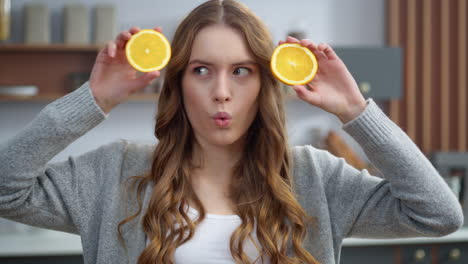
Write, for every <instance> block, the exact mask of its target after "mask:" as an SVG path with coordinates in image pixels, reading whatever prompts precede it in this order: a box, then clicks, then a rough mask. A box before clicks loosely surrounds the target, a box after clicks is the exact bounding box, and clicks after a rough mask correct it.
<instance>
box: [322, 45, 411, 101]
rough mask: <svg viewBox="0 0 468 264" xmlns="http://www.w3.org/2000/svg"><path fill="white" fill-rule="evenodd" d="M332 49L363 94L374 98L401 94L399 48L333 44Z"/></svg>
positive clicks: (393, 97)
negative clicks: (339, 45) (334, 46)
mask: <svg viewBox="0 0 468 264" xmlns="http://www.w3.org/2000/svg"><path fill="white" fill-rule="evenodd" d="M334 50H335V52H336V54H337V55H338V56H339V57H340V58H341V59H342V60H343V62H344V63H345V64H346V66H347V68H348V70H349V71H350V72H351V74H352V75H353V77H354V79H355V80H356V82H357V83H358V85H359V89H360V90H361V93H362V94H363V95H364V97H366V98H368V97H372V98H373V99H375V100H388V99H398V98H401V97H402V93H403V92H402V90H403V83H402V72H403V63H402V50H401V48H397V47H336V48H334ZM319 67H320V65H319Z"/></svg>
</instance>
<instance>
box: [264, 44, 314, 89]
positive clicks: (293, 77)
mask: <svg viewBox="0 0 468 264" xmlns="http://www.w3.org/2000/svg"><path fill="white" fill-rule="evenodd" d="M270 68H271V71H272V73H273V74H274V75H275V77H276V78H277V79H278V80H280V81H281V82H283V83H285V84H287V85H296V84H306V83H308V82H310V81H312V79H313V78H314V77H315V74H317V70H318V63H317V58H316V57H315V55H314V54H313V53H312V51H310V50H309V49H308V48H307V47H304V46H301V45H300V44H296V43H284V44H281V45H279V46H278V47H276V49H275V50H274V51H273V55H271V62H270Z"/></svg>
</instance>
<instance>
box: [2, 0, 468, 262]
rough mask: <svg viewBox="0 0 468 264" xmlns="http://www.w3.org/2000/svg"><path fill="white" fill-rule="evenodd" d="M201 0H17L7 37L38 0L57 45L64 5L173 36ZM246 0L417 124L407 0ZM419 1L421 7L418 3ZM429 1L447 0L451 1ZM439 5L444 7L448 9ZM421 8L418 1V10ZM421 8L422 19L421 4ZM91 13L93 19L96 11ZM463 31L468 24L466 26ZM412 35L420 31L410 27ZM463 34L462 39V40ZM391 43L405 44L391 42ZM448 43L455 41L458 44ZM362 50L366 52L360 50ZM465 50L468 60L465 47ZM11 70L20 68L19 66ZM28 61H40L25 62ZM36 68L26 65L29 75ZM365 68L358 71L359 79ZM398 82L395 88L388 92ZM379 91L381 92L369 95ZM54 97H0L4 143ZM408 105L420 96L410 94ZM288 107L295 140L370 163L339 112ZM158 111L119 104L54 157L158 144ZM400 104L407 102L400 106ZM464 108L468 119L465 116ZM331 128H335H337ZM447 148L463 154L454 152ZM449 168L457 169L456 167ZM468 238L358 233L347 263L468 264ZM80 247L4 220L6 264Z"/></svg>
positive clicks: (137, 103) (278, 31)
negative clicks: (99, 9) (325, 46)
mask: <svg viewBox="0 0 468 264" xmlns="http://www.w3.org/2000/svg"><path fill="white" fill-rule="evenodd" d="M0 1H1V0H0ZM201 2H203V1H199V0H197V1H193V0H179V1H162V0H151V1H150V0H138V1H124V0H113V1H110V0H86V1H85V0H81V1H78V0H76V1H73V0H34V1H33V0H12V1H11V12H10V15H11V22H10V24H11V26H10V29H11V33H10V36H9V38H8V39H7V40H6V41H3V43H2V44H3V45H4V46H5V47H8V46H10V47H11V46H14V45H17V44H21V43H24V42H25V22H24V21H25V15H24V14H25V11H24V7H25V5H27V4H30V3H41V4H45V5H46V6H47V9H48V12H49V18H50V42H51V44H60V43H63V42H64V39H65V32H66V31H65V30H64V23H63V21H64V7H65V6H67V5H68V4H71V3H79V4H83V5H84V6H85V7H86V8H87V10H88V11H89V12H90V14H92V12H93V8H94V7H95V6H96V5H97V4H112V5H113V6H114V7H115V11H116V29H117V31H118V32H120V31H122V30H126V29H128V28H129V27H131V26H139V27H141V28H153V27H154V26H162V27H163V32H164V33H165V34H166V36H168V38H169V39H171V38H172V35H173V32H174V30H175V28H176V26H177V24H178V22H179V21H180V20H181V18H182V17H183V16H184V15H185V14H186V13H187V12H189V11H190V10H191V9H193V8H194V7H195V6H197V5H198V4H199V3H201ZM242 2H243V3H245V4H246V5H247V6H249V7H250V8H251V9H252V10H253V11H254V12H255V13H256V14H257V15H259V16H260V17H261V18H262V19H263V20H264V21H265V22H266V24H267V25H268V26H269V28H270V31H271V32H272V34H273V37H274V40H275V42H277V41H278V40H280V39H284V38H285V37H286V36H287V35H288V33H289V32H293V31H294V32H301V33H302V34H303V35H304V36H305V37H307V38H310V39H313V40H314V41H316V42H327V43H330V44H331V45H332V46H334V47H336V48H337V49H338V51H339V52H341V53H339V54H340V55H341V54H342V55H343V56H344V57H346V58H347V60H345V62H346V63H347V64H348V65H349V67H350V68H352V72H353V74H355V77H356V79H357V80H358V82H359V84H360V88H361V89H362V91H363V93H367V94H366V97H373V98H374V99H375V100H376V101H377V103H378V104H379V105H380V106H381V107H382V108H383V109H384V110H385V111H386V113H387V114H389V115H390V116H392V117H395V112H397V116H398V117H399V119H398V121H399V124H400V125H402V127H403V128H404V129H411V126H408V125H406V124H407V123H405V122H407V120H411V119H408V118H406V111H410V110H411V109H409V108H407V107H406V108H405V107H399V106H398V105H397V104H398V103H396V100H399V99H404V100H407V98H406V96H407V95H404V93H405V90H404V89H405V88H403V87H405V86H407V79H408V78H403V76H402V75H403V74H404V73H403V71H404V69H405V65H407V63H408V61H407V58H408V56H407V57H404V55H405V53H404V50H403V49H401V48H402V47H405V46H406V43H404V42H402V41H406V38H404V39H401V38H398V37H395V36H401V35H402V34H403V35H404V34H406V32H400V31H401V30H404V29H405V28H406V25H407V24H406V22H408V19H407V18H406V16H407V15H408V14H411V13H410V12H409V11H408V10H407V9H406V4H407V1H401V0H397V1H392V0H388V1H386V0H294V1H281V0H270V1H258V0H257V1H255V0H245V1H242ZM408 2H414V3H415V7H416V9H417V10H419V7H420V6H419V5H421V3H423V1H422V0H417V1H416V0H409V1H408ZM416 2H417V3H418V6H416ZM430 2H433V3H435V2H440V3H443V2H445V0H434V1H430ZM447 2H457V3H458V2H465V5H464V7H465V11H464V12H465V13H464V15H465V16H466V14H467V12H466V1H465V0H461V1H456V0H454V1H451V0H447ZM395 3H398V5H396V6H395ZM440 3H439V4H438V5H439V7H440ZM266 5H267V7H266ZM392 8H393V9H392ZM390 9H392V10H393V11H391V10H390ZM396 9H398V11H402V12H403V13H402V14H400V13H398V12H397V11H395V10H396ZM416 9H411V8H410V9H409V10H410V11H411V10H416ZM417 12H419V13H418V15H419V16H421V14H422V13H421V12H422V11H417ZM431 12H435V11H431ZM397 13H398V15H399V16H397V18H398V19H397V20H398V21H401V23H400V24H397V26H396V27H397V28H398V29H399V30H400V31H398V32H397V33H394V34H393V35H392V34H389V33H390V32H389V31H392V30H393V31H395V29H394V28H395V26H394V27H393V29H392V27H391V24H392V23H393V24H394V23H395V20H392V18H391V17H389V16H394V15H395V14H397ZM389 14H390V15H389ZM90 17H91V18H92V16H90ZM436 17H437V16H436ZM437 18H438V17H437ZM421 21H423V20H421ZM93 23H94V20H91V21H90V25H89V26H90V35H92V33H93V31H94V28H93V26H94V25H93ZM435 24H438V23H435ZM465 25H466V20H465ZM459 28H460V27H459ZM464 28H465V31H466V26H465V27H464ZM393 31H392V32H393ZM415 32H418V31H415ZM418 34H419V33H418ZM454 34H457V33H456V32H455V33H454ZM409 35H411V32H410V34H409ZM392 36H393V37H392ZM465 38H466V34H465ZM459 39H460V38H457V40H459ZM92 42H93V37H90V44H92ZM465 43H466V40H465ZM389 44H390V45H391V46H393V47H396V48H395V49H392V48H390V47H389ZM413 46H414V45H413ZM449 47H452V46H450V45H449ZM465 50H466V47H465ZM14 52H18V48H11V49H8V48H5V49H3V50H2V46H0V64H3V63H5V62H2V59H1V58H2V54H7V53H14ZM356 54H358V55H357V56H356ZM462 54H463V53H462ZM464 56H465V57H466V51H465V53H464ZM343 59H344V58H343ZM410 62H411V61H410ZM389 65H390V66H389ZM395 65H396V66H395ZM461 65H462V66H461V67H462V68H463V67H464V69H465V71H466V58H465V64H464V66H463V64H461ZM351 66H352V67H351ZM1 67H2V66H0V86H1V85H3V84H10V83H9V82H8V78H7V77H5V75H2V73H1V71H2V68H1ZM4 67H5V66H4ZM8 67H10V68H11V66H8ZM26 67H32V66H30V65H26V66H25V68H26ZM4 69H5V68H4ZM453 69H454V68H453ZM34 70H35V69H34V68H30V69H27V71H34ZM17 71H18V70H17ZM27 71H26V69H25V72H27ZM362 72H364V73H362ZM358 73H359V74H358ZM50 74H53V73H50ZM356 74H357V75H359V76H356ZM414 74H416V73H414ZM373 76H379V78H378V79H377V80H371V79H372V78H374V77H373ZM410 79H411V78H410ZM389 84H390V87H389V88H388V90H386V89H383V87H387V86H389ZM379 87H380V88H379ZM286 89H287V87H286ZM371 89H372V91H371V92H370V93H369V90H371ZM465 90H466V82H465ZM402 91H403V92H402ZM403 97H404V98H403ZM416 97H417V96H416ZM465 97H466V94H465ZM48 102H50V100H17V99H12V97H9V96H3V97H2V95H0V142H1V141H3V140H7V139H8V138H10V137H12V136H13V135H15V134H16V133H17V132H18V131H19V130H20V129H21V128H22V127H24V126H25V125H26V124H27V123H28V122H30V121H31V120H32V119H33V118H34V117H35V115H36V114H37V113H38V112H39V111H40V110H41V109H42V108H43V107H44V106H45V105H46V104H47V103H48ZM405 102H406V101H405ZM408 102H410V103H411V101H408ZM416 103H417V101H415V104H416ZM400 104H401V102H400ZM286 105H287V118H288V119H287V122H288V133H289V136H290V144H291V145H304V144H312V145H314V146H317V147H321V148H328V149H329V150H330V151H332V152H333V153H334V154H336V155H340V156H345V158H347V160H348V161H349V162H350V163H352V164H353V165H355V166H356V167H360V166H361V167H366V166H369V165H367V163H366V162H367V158H366V157H365V155H364V154H363V152H362V150H361V149H360V147H359V146H358V145H357V144H356V143H355V142H354V140H353V139H352V138H351V137H349V136H348V135H347V134H345V133H344V132H343V131H342V130H341V122H340V121H339V120H338V119H337V118H336V117H334V116H333V115H330V114H328V113H326V112H324V111H322V110H320V109H317V108H315V107H313V106H311V105H308V104H306V103H303V102H302V101H300V100H298V99H295V98H294V97H289V98H288V99H287V101H286ZM155 109H156V105H155V100H151V99H150V100H148V99H144V100H131V101H129V102H126V103H123V104H121V105H119V106H118V107H117V108H116V109H114V110H113V111H112V112H111V114H110V115H109V117H108V119H107V120H106V121H105V122H103V123H101V124H100V125H98V126H97V127H96V128H94V129H93V130H92V131H90V132H89V133H87V134H86V135H85V136H83V137H82V138H80V139H78V140H77V141H76V142H74V143H73V144H71V145H70V146H69V147H68V148H67V149H65V150H64V151H63V152H62V153H60V154H58V155H57V156H56V157H55V158H54V159H53V161H61V160H64V159H66V158H67V157H68V156H69V155H79V154H81V153H83V152H86V151H88V150H90V149H93V148H96V147H97V146H100V145H102V144H105V143H108V142H112V141H115V140H117V139H121V138H123V139H128V140H133V141H137V142H149V143H151V142H154V141H155V138H154V136H153V128H154V117H155ZM396 109H401V111H397V110H396ZM417 114H421V115H422V113H420V112H417ZM463 114H464V115H465V116H466V113H463ZM410 117H411V116H410ZM331 131H333V132H335V133H336V134H330V132H331ZM418 131H419V130H418ZM437 135H438V134H437ZM414 138H416V139H417V140H416V141H417V142H418V143H420V146H422V145H423V141H422V139H421V140H419V138H417V135H415V137H414ZM343 150H347V151H343ZM426 150H427V151H425V153H427V154H428V156H429V155H432V154H434V152H436V151H439V150H442V148H437V147H432V146H431V147H426ZM450 150H452V149H450V148H448V149H445V151H444V152H443V153H441V154H440V155H438V156H434V158H433V160H434V161H435V162H437V164H438V165H440V167H441V170H443V171H444V173H447V174H450V173H452V174H454V175H455V176H454V177H451V178H448V182H449V183H450V184H452V185H453V189H454V191H455V192H457V195H459V196H460V197H461V195H462V194H461V192H462V191H461V190H462V189H464V186H463V184H464V174H465V167H464V164H466V163H467V161H466V160H468V159H466V158H465V157H464V156H459V154H460V152H461V151H458V152H456V153H455V152H453V151H451V152H450V153H447V151H450ZM350 153H351V154H350ZM446 154H447V155H454V156H449V157H448V158H447V156H446ZM454 157H455V158H454ZM454 160H455V161H454ZM450 162H452V163H450ZM464 162H465V163H464ZM449 163H450V164H449ZM447 166H453V168H452V167H447ZM466 166H468V165H466ZM369 169H372V167H371V166H370V167H369ZM452 169H455V170H452ZM457 175H458V176H457ZM447 176H450V175H447ZM457 186H458V187H457ZM45 241H46V243H45ZM465 241H468V233H466V232H465V230H461V231H459V232H457V233H456V234H453V235H452V236H450V237H447V238H442V239H438V240H431V239H406V240H391V241H390V240H379V241H376V240H360V239H349V240H347V242H346V243H345V248H344V250H343V257H342V263H376V262H377V261H379V262H380V263H413V262H417V263H445V262H438V261H445V259H450V261H452V262H450V263H468V260H467V256H468V243H464V242H465ZM80 253H81V245H80V241H79V237H78V236H75V235H69V234H65V233H60V232H53V231H48V230H42V229H37V228H32V227H28V226H24V225H21V224H16V223H12V222H9V221H7V220H2V219H0V263H27V261H29V263H65V262H66V263H81V262H80V261H81V260H80ZM2 257H3V258H2ZM21 261H25V262H21Z"/></svg>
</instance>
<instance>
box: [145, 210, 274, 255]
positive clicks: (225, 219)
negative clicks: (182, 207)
mask: <svg viewBox="0 0 468 264" xmlns="http://www.w3.org/2000/svg"><path fill="white" fill-rule="evenodd" d="M187 213H188V215H189V217H191V219H192V221H194V220H196V217H197V216H198V211H197V210H196V209H195V208H192V207H189V210H188V212H187ZM241 222H242V221H241V219H240V217H239V216H238V215H217V214H205V219H204V220H203V221H202V222H201V223H200V224H199V225H198V226H197V227H196V229H195V233H194V236H193V237H192V238H191V239H190V240H189V241H187V242H186V243H184V244H182V245H181V246H180V247H178V248H177V249H176V251H175V255H174V258H175V263H177V264H198V263H200V264H232V263H236V262H235V261H234V259H233V258H232V256H231V251H230V249H229V240H230V238H231V235H232V233H233V232H234V230H235V229H236V228H237V227H238V226H239V225H240V224H241ZM252 238H253V239H255V240H256V243H257V245H259V246H260V243H259V242H258V240H257V236H256V230H255V229H254V231H253V232H252ZM146 243H149V240H148V239H147V241H146ZM244 252H245V254H246V255H247V256H248V257H249V258H250V261H253V260H255V259H256V258H257V257H258V255H259V252H258V250H257V249H256V248H255V245H254V244H253V243H252V241H251V240H250V239H247V240H245V241H244ZM255 263H262V262H260V259H258V260H257V262H255ZM263 263H264V264H269V263H270V261H269V259H266V260H265V261H264V262H263Z"/></svg>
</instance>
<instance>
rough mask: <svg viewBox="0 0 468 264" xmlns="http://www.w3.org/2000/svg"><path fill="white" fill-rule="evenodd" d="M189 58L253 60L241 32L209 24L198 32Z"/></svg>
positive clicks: (215, 60)
mask: <svg viewBox="0 0 468 264" xmlns="http://www.w3.org/2000/svg"><path fill="white" fill-rule="evenodd" d="M190 60H191V61H192V60H203V61H207V62H210V63H213V64H232V63H236V62H239V61H246V60H253V56H252V55H251V54H250V51H249V49H248V47H247V44H246V41H245V39H244V36H243V35H242V33H241V32H239V31H238V30H236V29H233V28H231V27H229V26H226V25H211V26H208V27H205V28H203V29H202V30H200V31H199V32H198V34H197V36H196V37H195V40H194V42H193V46H192V53H191V54H190Z"/></svg>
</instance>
